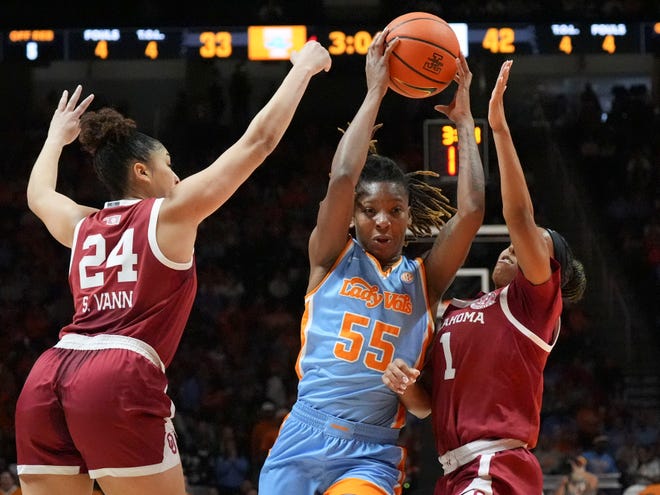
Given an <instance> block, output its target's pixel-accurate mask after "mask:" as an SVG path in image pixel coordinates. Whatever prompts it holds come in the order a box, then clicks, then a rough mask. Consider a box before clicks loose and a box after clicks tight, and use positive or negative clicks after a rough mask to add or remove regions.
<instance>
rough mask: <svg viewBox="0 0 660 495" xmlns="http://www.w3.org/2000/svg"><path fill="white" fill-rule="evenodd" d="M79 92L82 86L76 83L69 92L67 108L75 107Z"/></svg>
mask: <svg viewBox="0 0 660 495" xmlns="http://www.w3.org/2000/svg"><path fill="white" fill-rule="evenodd" d="M81 93H82V86H81V85H80V84H78V86H76V89H75V91H74V92H73V93H72V94H71V98H69V102H68V103H67V105H66V108H67V110H73V109H74V108H76V105H77V104H78V99H80V94H81Z"/></svg>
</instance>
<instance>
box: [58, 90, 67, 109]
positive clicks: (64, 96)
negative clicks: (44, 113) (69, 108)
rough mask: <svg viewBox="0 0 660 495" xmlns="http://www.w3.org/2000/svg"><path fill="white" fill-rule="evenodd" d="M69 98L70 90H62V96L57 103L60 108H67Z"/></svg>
mask: <svg viewBox="0 0 660 495" xmlns="http://www.w3.org/2000/svg"><path fill="white" fill-rule="evenodd" d="M68 98H69V92H68V91H67V90H66V89H65V90H64V91H62V96H60V101H59V102H58V104H57V109H58V110H64V109H65V108H66V102H67V99H68Z"/></svg>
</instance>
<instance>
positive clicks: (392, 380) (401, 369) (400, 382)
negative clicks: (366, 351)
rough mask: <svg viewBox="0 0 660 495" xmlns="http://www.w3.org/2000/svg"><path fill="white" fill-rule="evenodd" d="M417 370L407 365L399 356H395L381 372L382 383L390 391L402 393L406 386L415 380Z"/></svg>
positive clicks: (417, 375) (417, 374)
mask: <svg viewBox="0 0 660 495" xmlns="http://www.w3.org/2000/svg"><path fill="white" fill-rule="evenodd" d="M417 377H419V370H418V369H415V368H411V367H410V366H408V365H407V364H406V363H405V362H404V361H403V360H402V359H401V358H396V359H395V360H394V361H392V362H391V363H390V364H388V365H387V369H386V370H385V372H384V373H383V377H382V379H383V383H384V384H385V385H387V387H388V388H389V389H390V390H391V391H392V392H396V393H397V394H399V395H403V394H404V393H405V391H406V389H407V388H408V386H410V385H412V384H413V383H415V382H416V381H417Z"/></svg>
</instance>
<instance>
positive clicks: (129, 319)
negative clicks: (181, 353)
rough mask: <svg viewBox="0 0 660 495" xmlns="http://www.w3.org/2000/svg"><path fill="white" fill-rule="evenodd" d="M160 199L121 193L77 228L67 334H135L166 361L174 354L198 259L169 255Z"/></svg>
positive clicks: (194, 287)
mask: <svg viewBox="0 0 660 495" xmlns="http://www.w3.org/2000/svg"><path fill="white" fill-rule="evenodd" d="M162 201H163V200H162V198H159V199H156V198H150V199H143V200H121V201H113V202H108V203H106V205H105V207H104V208H103V209H102V210H100V211H98V212H96V213H93V214H91V215H89V216H88V217H86V218H84V219H82V220H81V221H80V222H79V223H78V225H77V226H76V229H75V234H74V239H73V246H72V249H71V263H70V266H69V286H70V288H71V293H72V295H73V300H74V307H75V314H74V317H73V321H72V323H71V324H69V325H67V326H65V327H64V328H63V329H62V330H61V332H60V337H62V336H63V335H65V334H67V333H79V334H83V335H97V334H112V335H123V336H128V337H133V338H136V339H139V340H142V341H143V342H146V343H147V344H149V345H150V346H151V347H153V348H154V349H155V350H156V352H157V353H158V355H159V356H160V359H161V360H162V362H163V363H164V365H165V366H167V365H168V364H169V363H170V362H171V361H172V358H173V357H174V353H175V352H176V349H177V346H178V345H179V341H180V339H181V335H182V333H183V330H184V327H185V325H186V322H187V320H188V316H189V315H190V311H191V308H192V304H193V301H194V299H195V293H196V290H197V275H196V271H195V263H194V258H193V257H191V260H190V261H189V262H188V263H175V262H173V261H171V260H168V259H167V258H166V257H165V256H164V255H163V253H162V252H161V251H160V248H159V247H158V244H157V242H156V224H157V221H158V212H159V209H160V206H161V204H162Z"/></svg>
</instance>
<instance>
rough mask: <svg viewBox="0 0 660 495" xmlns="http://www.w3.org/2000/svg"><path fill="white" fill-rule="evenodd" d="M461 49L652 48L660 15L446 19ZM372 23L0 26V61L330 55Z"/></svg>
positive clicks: (354, 48) (361, 48) (570, 52)
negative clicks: (308, 45) (610, 19)
mask: <svg viewBox="0 0 660 495" xmlns="http://www.w3.org/2000/svg"><path fill="white" fill-rule="evenodd" d="M450 25H451V26H452V28H454V31H455V32H456V33H457V36H458V38H459V41H460V44H461V49H462V51H463V52H464V53H465V54H466V55H467V56H470V55H492V54H503V55H505V56H512V55H565V56H575V55H589V54H605V55H616V54H638V55H639V54H658V53H660V21H658V22H621V23H585V22H565V23H548V24H538V23H535V24H529V23H491V24H484V23H450ZM377 30H378V28H376V27H374V26H351V27H347V26H323V27H319V26H305V25H293V26H292V25H277V26H202V27H183V28H171V27H153V26H144V27H135V28H126V27H90V28H86V29H34V30H31V29H15V30H8V31H5V32H2V33H1V35H2V43H1V44H0V62H4V61H26V62H41V63H48V62H52V61H59V60H72V61H75V60H141V59H142V60H165V59H179V58H192V59H195V58H196V59H224V58H236V59H249V60H283V59H288V58H289V56H290V54H291V51H292V50H297V49H299V48H300V47H302V45H303V44H304V43H305V41H307V40H309V39H315V40H317V41H319V42H320V43H321V44H322V45H323V46H325V47H327V48H328V51H329V52H330V54H331V55H332V56H333V57H356V56H363V55H365V54H366V53H367V50H368V48H369V45H370V44H371V41H372V39H373V37H374V36H375V34H376V32H377Z"/></svg>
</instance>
